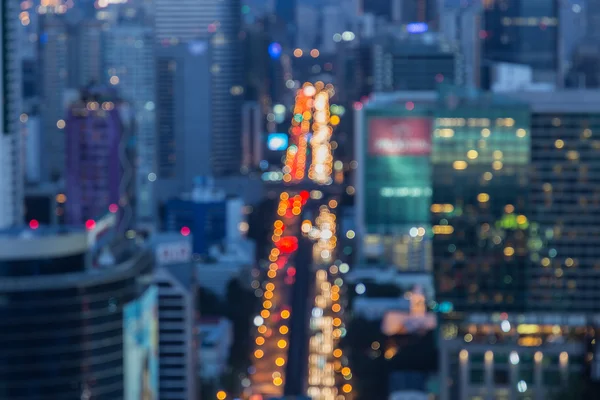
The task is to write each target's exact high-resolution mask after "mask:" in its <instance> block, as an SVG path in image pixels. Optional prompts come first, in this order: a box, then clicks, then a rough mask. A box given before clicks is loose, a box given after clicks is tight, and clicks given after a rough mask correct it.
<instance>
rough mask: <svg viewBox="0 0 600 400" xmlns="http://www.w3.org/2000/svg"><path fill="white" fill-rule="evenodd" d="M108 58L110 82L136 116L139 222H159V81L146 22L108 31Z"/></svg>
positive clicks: (132, 22)
mask: <svg viewBox="0 0 600 400" xmlns="http://www.w3.org/2000/svg"><path fill="white" fill-rule="evenodd" d="M104 39H105V42H104V46H105V47H104V49H105V51H104V55H105V65H106V68H107V71H108V76H107V78H108V80H109V82H114V83H115V84H116V85H115V86H116V87H117V88H118V89H119V93H120V94H121V96H122V97H123V99H124V100H126V101H128V102H129V103H130V105H131V107H132V109H133V111H134V113H135V122H136V123H135V133H136V153H137V157H136V161H137V162H136V166H137V170H136V192H137V193H136V198H137V203H136V219H137V222H138V223H149V222H150V223H152V222H155V220H156V216H155V215H156V209H157V208H156V200H155V191H154V189H155V185H156V184H155V183H154V182H155V181H152V177H153V176H154V175H151V174H156V127H157V125H156V116H155V115H156V104H155V103H156V100H155V98H156V94H157V93H156V80H155V60H154V54H155V51H154V35H153V30H152V27H151V26H146V25H145V24H144V23H143V20H138V19H133V20H129V19H123V20H121V21H119V24H118V25H117V26H113V27H111V28H110V30H107V31H106V32H105V38H104Z"/></svg>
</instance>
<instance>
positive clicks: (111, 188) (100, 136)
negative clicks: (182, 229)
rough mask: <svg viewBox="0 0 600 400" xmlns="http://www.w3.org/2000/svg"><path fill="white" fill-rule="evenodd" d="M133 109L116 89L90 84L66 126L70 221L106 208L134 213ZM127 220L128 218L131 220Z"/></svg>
mask: <svg viewBox="0 0 600 400" xmlns="http://www.w3.org/2000/svg"><path fill="white" fill-rule="evenodd" d="M128 117H129V116H128V115H127V110H126V109H125V108H124V107H123V105H122V104H121V103H120V101H119V99H118V98H117V96H116V94H115V92H114V91H112V90H108V89H107V88H103V87H87V88H85V89H83V90H82V92H81V98H80V99H79V100H78V101H76V102H75V103H74V104H72V105H71V106H70V108H69V110H68V114H67V118H66V121H62V123H61V126H62V128H64V130H65V132H66V133H65V139H66V149H67V154H66V171H67V177H66V195H67V203H66V219H67V222H68V223H69V224H83V223H84V222H86V221H88V220H90V219H91V220H94V219H95V218H98V217H99V216H100V215H103V214H104V213H105V212H106V209H107V207H108V208H109V209H110V210H111V211H112V212H116V210H118V209H122V214H121V215H122V216H123V217H124V218H126V219H127V220H128V219H130V218H131V217H132V215H131V213H132V210H131V206H132V204H131V202H132V200H133V199H132V198H131V192H130V191H131V185H132V180H133V165H132V163H131V160H130V155H129V154H128V149H127V146H128V144H129V138H130V131H129V129H130V126H129V125H128ZM127 220H126V222H128V221H127Z"/></svg>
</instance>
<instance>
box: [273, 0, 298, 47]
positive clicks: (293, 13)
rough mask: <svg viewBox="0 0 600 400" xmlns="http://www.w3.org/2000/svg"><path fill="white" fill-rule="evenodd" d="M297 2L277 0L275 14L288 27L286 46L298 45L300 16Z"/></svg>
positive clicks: (295, 0)
mask: <svg viewBox="0 0 600 400" xmlns="http://www.w3.org/2000/svg"><path fill="white" fill-rule="evenodd" d="M297 11H298V5H297V0H276V1H275V14H276V15H277V17H278V18H279V19H280V20H281V23H282V24H284V26H285V27H286V40H285V44H286V45H288V46H290V47H293V46H295V45H296V43H295V42H296V40H295V39H296V38H295V36H296V26H297V18H298V16H299V14H298V13H297Z"/></svg>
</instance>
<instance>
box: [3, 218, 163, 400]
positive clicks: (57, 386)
mask: <svg viewBox="0 0 600 400" xmlns="http://www.w3.org/2000/svg"><path fill="white" fill-rule="evenodd" d="M93 234H94V232H93V231H92V230H89V231H82V230H62V231H61V232H58V231H56V230H51V229H49V228H44V227H41V226H39V227H37V228H36V229H33V228H32V229H28V230H27V231H19V230H11V231H4V232H2V233H1V234H0V248H1V249H2V251H1V252H0V293H1V295H2V298H3V303H2V305H0V315H1V318H0V321H1V322H0V325H1V328H2V329H1V332H2V333H1V337H2V344H1V345H0V359H1V360H2V361H1V362H0V383H1V384H0V397H2V398H6V399H15V400H18V399H23V400H25V399H31V398H36V399H48V400H50V399H52V400H55V399H62V398H64V399H79V398H82V397H85V398H97V399H106V400H109V399H111V400H113V399H122V398H123V393H124V376H123V365H124V364H123V362H124V349H123V307H124V306H125V304H126V303H128V302H130V301H131V300H133V299H134V298H135V297H136V296H137V287H138V286H137V285H138V282H137V279H138V277H139V276H140V275H142V274H144V273H147V270H148V269H149V268H151V266H152V262H151V256H150V254H149V253H147V252H145V251H143V250H141V249H137V248H128V249H127V250H128V252H127V251H125V252H120V251H114V252H113V256H114V258H112V260H111V262H110V263H107V262H103V263H102V268H93V267H92V265H93V264H95V263H94V261H93V259H92V258H93V257H95V256H96V255H97V254H95V253H93V252H91V250H92V248H90V243H94V242H95V239H94V236H93ZM96 243H97V242H96ZM129 244H131V243H129ZM127 246H128V245H127ZM127 246H125V247H127ZM125 247H123V248H125ZM104 261H106V260H104ZM57 360H60V362H57Z"/></svg>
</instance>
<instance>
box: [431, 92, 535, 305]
mask: <svg viewBox="0 0 600 400" xmlns="http://www.w3.org/2000/svg"><path fill="white" fill-rule="evenodd" d="M445 100H446V101H445V103H444V104H442V105H441V107H440V109H439V110H438V111H437V113H436V117H437V118H436V119H435V122H434V133H433V148H432V164H433V175H432V176H433V185H432V186H433V190H432V193H433V197H432V206H431V211H432V213H431V225H432V230H433V234H434V236H433V260H434V271H435V281H436V293H437V296H438V301H443V302H449V303H450V304H451V305H452V309H453V310H454V311H459V312H471V311H494V310H502V311H510V310H520V309H522V308H523V307H524V304H525V289H526V284H527V274H526V269H527V261H528V260H527V228H528V224H529V222H528V221H529V218H528V210H527V206H528V200H527V194H528V170H529V158H530V157H529V147H530V139H529V138H530V134H529V129H530V127H529V109H528V107H527V105H525V104H519V103H516V102H515V103H513V104H510V103H504V102H501V101H499V100H498V99H494V98H492V97H487V96H486V97H484V96H483V95H480V96H477V97H471V98H459V97H458V96H456V95H455V94H448V95H447V96H445Z"/></svg>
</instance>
